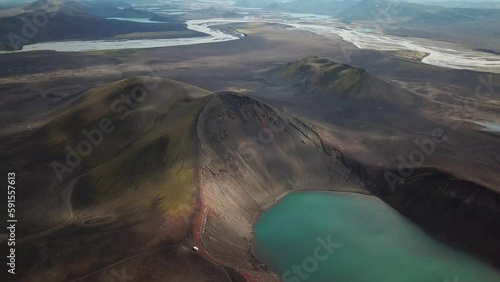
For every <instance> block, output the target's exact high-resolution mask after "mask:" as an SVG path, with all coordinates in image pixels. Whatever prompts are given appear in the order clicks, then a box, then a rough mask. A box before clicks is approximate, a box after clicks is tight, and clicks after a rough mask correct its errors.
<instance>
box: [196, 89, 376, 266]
mask: <svg viewBox="0 0 500 282" xmlns="http://www.w3.org/2000/svg"><path fill="white" fill-rule="evenodd" d="M197 132H198V137H199V138H200V143H201V150H200V157H201V160H200V166H201V179H200V181H201V185H200V187H201V197H202V199H203V201H204V204H203V206H204V213H203V222H204V226H203V230H202V240H203V243H204V245H205V247H206V248H207V249H208V251H209V252H210V253H211V255H213V256H214V257H215V258H217V259H218V260H219V261H221V262H223V263H225V264H228V265H231V266H233V267H236V268H239V269H242V270H243V272H245V271H251V272H252V271H255V270H259V265H257V262H256V261H255V260H253V259H252V257H251V255H250V251H251V242H252V226H253V223H254V221H255V220H256V217H257V216H258V215H259V214H260V212H261V211H262V210H263V209H264V208H266V207H268V206H270V205H272V204H274V203H275V201H276V200H278V199H279V198H280V197H281V196H282V195H284V194H286V193H288V192H291V191H295V190H301V189H331V190H341V191H357V192H367V191H366V190H365V189H364V188H363V185H362V184H361V182H360V181H359V180H358V178H357V177H356V176H355V175H354V174H351V173H350V171H349V170H348V169H347V168H346V167H345V166H344V164H343V163H342V158H341V156H340V155H338V154H337V153H336V152H335V151H334V150H333V148H327V147H325V145H324V144H323V141H322V139H321V138H320V136H319V135H318V134H317V133H316V132H315V131H314V130H313V129H312V128H310V127H308V126H307V125H305V124H304V123H302V122H300V121H299V120H297V119H296V118H294V117H292V116H289V115H287V114H285V113H280V112H278V111H276V110H274V109H272V108H270V107H269V106H267V105H265V104H263V103H260V102H259V101H257V100H254V99H251V98H248V97H243V96H239V95H236V94H232V93H221V94H216V95H215V96H214V97H213V98H212V100H211V101H210V102H209V103H208V104H207V105H206V106H205V108H204V110H203V112H202V113H201V114H200V118H199V120H198V128H197Z"/></svg>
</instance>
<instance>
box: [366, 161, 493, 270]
mask: <svg viewBox="0 0 500 282" xmlns="http://www.w3.org/2000/svg"><path fill="white" fill-rule="evenodd" d="M378 180H379V181H378V183H377V185H376V186H375V187H374V189H376V190H374V191H373V192H375V193H377V194H378V195H380V196H381V198H382V199H383V200H385V201H386V202H387V203H388V204H390V205H391V206H393V207H394V208H395V209H397V210H398V211H399V212H401V213H402V214H403V215H405V216H407V217H408V218H410V219H412V220H413V221H415V222H416V223H417V224H418V225H420V226H422V227H424V228H425V229H426V230H427V231H429V232H431V233H432V234H435V235H437V236H439V237H442V238H444V239H446V240H448V241H450V242H452V243H454V244H458V245H460V246H463V247H465V248H467V249H469V250H470V251H473V252H475V253H476V254H478V255H480V256H482V257H484V258H485V259H487V260H488V261H491V262H492V263H494V264H495V265H496V266H500V244H499V242H498V238H500V195H499V194H498V193H495V192H493V191H492V190H491V189H488V188H486V187H483V186H480V185H478V184H476V183H473V182H470V181H466V180H462V179H458V178H456V177H454V176H452V175H450V174H447V173H444V172H440V171H437V170H435V169H418V170H416V171H415V173H414V174H413V175H412V176H411V177H409V178H406V179H405V180H403V181H400V182H399V183H398V184H397V185H396V186H395V187H394V188H393V189H384V187H387V185H386V183H384V182H385V180H382V175H380V176H379V179H378ZM381 189H382V190H381Z"/></svg>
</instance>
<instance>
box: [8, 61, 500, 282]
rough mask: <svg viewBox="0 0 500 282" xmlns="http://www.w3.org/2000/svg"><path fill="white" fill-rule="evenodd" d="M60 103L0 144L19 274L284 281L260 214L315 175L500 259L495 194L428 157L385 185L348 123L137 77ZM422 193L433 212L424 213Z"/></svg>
mask: <svg viewBox="0 0 500 282" xmlns="http://www.w3.org/2000/svg"><path fill="white" fill-rule="evenodd" d="M311 60H312V61H313V62H311ZM305 62H307V63H305ZM305 62H304V61H302V63H300V64H297V63H296V64H290V65H288V66H287V67H285V68H284V70H287V71H288V73H289V74H291V75H293V74H295V73H297V74H300V73H302V72H306V73H307V72H311V71H312V70H314V72H312V74H316V72H317V71H318V70H321V69H326V73H327V74H331V75H335V76H338V77H340V78H339V79H341V81H344V79H345V78H343V77H342V76H343V75H345V74H344V73H343V72H347V75H348V76H349V79H347V80H346V81H348V82H351V84H352V85H349V87H346V88H345V89H351V88H352V87H354V86H355V85H354V83H361V84H363V83H364V82H363V81H364V79H366V78H364V77H363V73H362V72H361V73H360V71H359V70H358V69H355V68H345V66H344V65H340V66H337V65H332V64H331V63H329V62H327V61H325V60H324V59H319V58H316V57H315V58H312V59H311V58H309V59H307V60H306V61H305ZM318 64H319V66H318ZM324 64H326V65H327V66H328V67H327V68H325V67H324ZM336 67H340V68H342V70H341V71H334V70H335V69H336ZM351 76H353V77H352V78H351ZM313 81H315V82H316V83H317V85H319V86H321V87H323V86H324V87H331V83H329V82H328V83H327V82H324V81H322V80H316V79H313ZM369 81H371V80H369ZM333 84H335V83H333ZM347 84H348V83H347V82H346V83H341V84H340V85H342V86H345V85H347ZM332 87H338V86H335V85H334V86H332ZM352 91H353V90H349V91H348V93H354V92H352ZM353 95H354V94H353ZM375 97H376V96H375ZM359 99H365V96H363V95H361V96H360V97H359ZM64 102H65V103H66V104H65V105H63V106H62V108H63V109H62V110H61V111H60V112H59V113H58V114H56V115H55V116H54V117H53V119H52V120H51V121H50V122H48V123H47V124H45V125H43V126H41V127H40V128H39V129H38V130H36V131H34V132H33V133H31V134H28V135H23V134H21V135H20V136H13V138H9V139H7V140H8V141H6V142H7V144H5V146H4V147H3V148H11V149H9V150H3V151H2V152H0V160H2V162H1V165H2V166H1V167H0V170H1V171H4V172H5V171H7V170H14V171H17V172H18V175H17V179H18V182H17V188H18V194H16V196H18V197H19V199H22V200H19V201H18V202H17V208H18V214H17V216H18V218H19V219H20V222H22V223H20V224H19V226H18V229H17V232H18V233H17V234H18V236H19V242H20V243H21V244H22V246H23V248H19V253H18V257H19V261H20V263H19V269H20V271H19V273H18V274H17V275H18V277H19V281H39V279H38V278H39V277H47V276H48V275H50V277H51V281H54V282H58V281H67V280H80V281H110V279H113V276H112V275H113V272H112V271H108V270H109V269H108V268H109V267H112V269H115V270H116V269H126V270H127V271H128V272H127V273H134V277H135V278H136V279H137V280H138V281H148V280H150V279H151V277H155V278H154V279H156V280H160V281H161V279H168V280H169V281H188V282H189V281H228V282H230V281H279V278H278V277H277V276H276V275H275V274H273V273H272V272H271V271H270V270H269V269H267V267H266V266H265V265H263V264H262V263H261V262H259V261H257V260H256V259H255V257H254V256H253V255H252V240H253V233H252V226H253V224H254V221H255V219H256V217H257V216H258V215H259V214H260V213H261V211H262V210H264V209H266V208H267V207H269V206H270V205H272V204H273V203H275V202H276V200H277V199H279V198H280V197H281V196H283V195H285V194H287V193H290V192H293V191H299V190H308V189H318V188H319V189H325V190H332V191H346V192H357V193H365V194H370V193H374V194H375V195H378V196H380V197H381V198H382V199H384V200H386V201H387V202H388V203H389V204H391V205H393V206H394V207H395V208H396V209H398V210H400V211H401V212H402V213H404V214H406V215H408V216H409V217H410V218H411V219H414V220H415V221H416V222H418V223H419V224H420V225H421V226H423V227H424V228H427V229H428V230H430V231H432V232H433V233H436V234H440V235H441V236H444V237H445V238H449V239H450V240H453V242H457V243H460V244H464V245H465V246H467V247H469V248H471V249H472V250H474V251H477V252H478V253H480V254H482V255H484V256H485V257H487V258H488V259H489V260H491V261H492V262H494V263H497V264H498V263H499V262H500V258H499V257H498V252H497V250H498V249H499V248H500V246H499V245H498V244H496V243H494V242H492V241H491V240H490V239H491V238H496V237H497V236H500V224H499V223H498V222H497V221H495V218H496V215H497V214H498V212H499V206H500V204H499V203H500V202H499V201H500V198H499V197H498V194H496V193H494V192H492V191H491V190H489V189H487V188H485V187H482V186H480V185H477V184H475V183H472V182H468V181H466V180H457V177H455V176H453V175H449V174H446V173H443V172H440V171H438V170H430V171H429V170H425V169H421V168H417V169H416V171H415V174H414V175H413V176H412V177H411V178H409V179H407V181H406V180H403V181H398V182H397V183H395V185H396V188H397V189H395V190H392V191H391V190H390V189H389V187H388V186H387V182H386V178H385V176H384V175H385V173H386V172H387V169H389V170H390V171H391V169H394V170H395V169H396V168H383V167H372V166H370V165H365V164H363V163H359V162H358V161H356V160H355V158H353V157H352V156H349V155H346V154H344V153H343V152H342V151H341V150H340V149H339V146H338V144H337V142H338V141H335V140H336V139H335V138H331V136H330V134H340V133H335V132H334V131H331V132H330V133H325V131H324V130H321V131H318V127H317V126H316V125H314V124H313V125H311V124H307V123H305V122H303V121H301V120H300V119H298V118H296V117H294V116H292V115H290V114H289V113H286V112H281V111H279V110H277V109H275V108H273V107H270V106H269V105H267V104H265V103H263V102H261V101H259V100H256V99H254V98H250V97H247V96H243V95H240V94H236V93H232V92H221V93H215V94H212V93H210V92H208V91H205V90H203V89H200V88H197V87H194V86H191V85H187V84H184V83H180V82H176V81H171V80H168V79H162V78H157V77H132V78H128V79H125V80H121V81H118V82H114V83H110V84H107V85H102V86H98V87H96V88H93V89H90V90H89V91H87V92H85V93H82V94H80V95H79V96H78V97H76V98H75V99H73V100H71V101H64ZM319 132H320V133H319ZM7 165H8V167H7ZM394 173H397V172H396V171H394ZM416 183H418V184H419V185H416ZM420 187H425V189H423V188H420ZM442 187H446V189H443V188H442ZM470 203H472V204H470ZM429 205H430V206H429ZM423 206H425V210H429V211H433V212H432V213H422V212H419V211H420V210H421V209H422V207H423ZM455 207H460V208H459V209H458V210H457V209H455ZM478 217H479V218H481V221H478V219H477V218H478ZM471 219H474V220H471ZM443 220H446V222H447V224H446V225H443V224H441V222H442V221H443ZM478 222H479V223H478ZM486 227H487V228H486ZM472 229H473V230H474V232H470V230H472ZM450 230H451V231H453V232H450ZM455 231H456V232H455ZM466 231H467V232H466ZM488 232H492V233H488ZM456 234H461V235H460V236H456ZM486 234H488V235H486ZM485 236H487V237H485ZM480 238H488V240H489V241H488V244H487V245H485V244H483V241H481V240H480ZM194 246H196V247H197V248H198V249H197V250H198V251H193V247H194ZM5 247H6V245H5V244H0V250H3V249H4V248H5ZM89 250H91V251H89ZM153 262H154V263H153ZM106 269H108V270H106Z"/></svg>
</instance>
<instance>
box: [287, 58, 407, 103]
mask: <svg viewBox="0 0 500 282" xmlns="http://www.w3.org/2000/svg"><path fill="white" fill-rule="evenodd" d="M281 74H282V76H284V77H286V78H290V79H293V80H295V81H298V82H297V84H298V85H299V86H301V87H302V88H303V90H305V91H307V92H321V93H325V94H329V95H332V96H335V97H338V98H343V99H349V100H354V101H364V102H371V103H378V104H390V105H397V106H403V107H409V106H412V105H413V104H414V102H415V101H414V98H413V97H412V96H411V95H410V94H409V93H407V92H406V91H404V90H402V89H398V88H396V87H395V86H393V85H391V84H389V83H387V82H385V81H383V80H381V79H379V78H377V77H376V76H374V75H372V74H370V73H369V72H367V71H366V70H364V69H361V68H357V67H353V66H350V65H346V64H341V63H336V62H333V61H331V60H329V59H325V58H320V57H317V56H312V57H308V58H304V59H302V60H299V61H296V62H292V63H288V64H286V65H285V66H283V67H282V69H281ZM304 95H305V94H304Z"/></svg>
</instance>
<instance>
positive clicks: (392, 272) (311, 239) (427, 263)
mask: <svg viewBox="0 0 500 282" xmlns="http://www.w3.org/2000/svg"><path fill="white" fill-rule="evenodd" d="M254 232H255V239H254V253H255V255H256V256H257V257H258V258H260V259H261V260H262V261H264V262H265V263H267V264H268V265H269V266H270V268H271V269H272V270H273V271H275V272H276V273H278V274H279V276H281V277H282V279H283V281H288V282H299V281H308V282H336V281H338V282H494V281H500V273H499V272H498V271H497V270H496V269H494V268H492V267H491V266H489V265H488V264H486V263H484V262H483V261H481V260H480V259H478V258H476V257H475V256H473V255H470V254H469V253H467V252H465V251H463V250H462V249H459V248H457V247H454V246H453V245H451V244H448V243H446V242H444V241H442V240H439V239H437V238H435V237H433V236H430V235H428V234H427V233H425V232H424V231H422V230H421V229H420V228H419V227H417V226H416V225H414V224H413V223H411V222H410V221H408V220H407V219H406V218H404V217H403V216H401V215H400V214H399V213H397V212H396V211H394V210H393V209H392V208H391V207H389V206H388V205H386V204H385V203H384V202H382V201H381V200H379V199H378V198H375V197H369V196H363V195H357V194H346V193H328V192H301V193H294V194H290V195H288V196H286V197H285V198H283V199H282V200H281V201H280V202H279V203H278V204H277V205H276V206H274V207H272V208H270V209H269V210H267V211H266V212H265V213H264V214H263V215H262V217H261V218H260V219H259V220H258V222H257V224H256V226H255V229H254Z"/></svg>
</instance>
